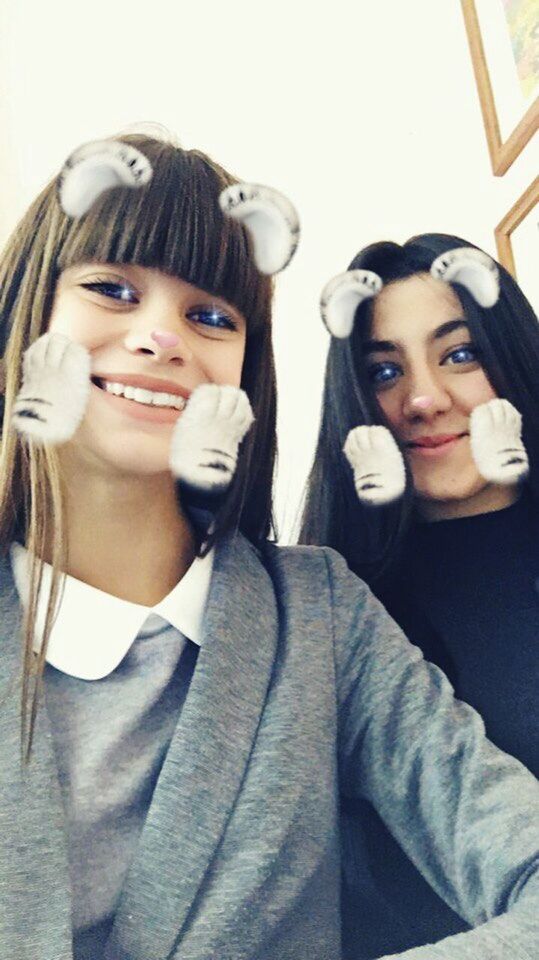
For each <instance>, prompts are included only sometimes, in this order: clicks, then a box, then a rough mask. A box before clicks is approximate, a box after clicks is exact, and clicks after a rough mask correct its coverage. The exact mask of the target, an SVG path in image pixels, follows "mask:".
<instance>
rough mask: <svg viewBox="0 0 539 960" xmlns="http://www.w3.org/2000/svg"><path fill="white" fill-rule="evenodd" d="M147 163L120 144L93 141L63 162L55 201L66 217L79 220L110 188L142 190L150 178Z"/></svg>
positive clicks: (145, 159) (113, 141) (127, 145)
mask: <svg viewBox="0 0 539 960" xmlns="http://www.w3.org/2000/svg"><path fill="white" fill-rule="evenodd" d="M152 172H153V171H152V167H151V164H150V161H149V160H148V158H147V157H145V156H144V154H143V153H141V152H140V150H137V149H136V148H135V147H132V146H130V145H129V144H127V143H122V141H121V140H94V141H93V142H92V143H85V144H84V145H83V146H82V147H79V148H78V150H75V152H74V153H72V154H71V156H70V157H68V159H67V160H66V162H65V164H64V167H63V169H62V171H61V173H60V179H59V181H58V199H59V201H60V205H61V207H62V209H63V211H64V213H66V214H67V216H68V217H83V216H84V214H85V213H88V210H89V209H90V207H91V206H92V204H93V203H94V202H95V201H96V200H97V198H98V197H100V196H101V194H102V193H104V192H105V191H106V190H110V189H112V187H131V188H133V187H143V186H145V184H147V183H149V181H150V180H151V178H152Z"/></svg>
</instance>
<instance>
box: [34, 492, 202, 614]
mask: <svg viewBox="0 0 539 960" xmlns="http://www.w3.org/2000/svg"><path fill="white" fill-rule="evenodd" d="M64 479H66V480H69V483H67V482H66V488H67V505H66V506H67V509H66V523H67V537H68V540H67V542H68V545H69V557H68V564H67V570H66V573H69V574H70V575H71V576H73V577H75V578H76V579H77V580H82V581H84V583H88V584H90V585H91V586H93V587H97V588H98V589H99V590H103V591H105V592H106V593H110V594H112V596H115V597H120V598H121V599H123V600H130V601H131V602H133V603H140V604H143V605H144V606H153V605H154V604H156V603H158V602H159V601H160V600H162V599H163V597H164V596H166V595H167V593H169V592H170V590H172V588H173V587H174V586H175V585H176V584H177V583H178V581H179V580H180V579H181V578H182V577H183V575H184V573H185V572H186V571H187V569H188V568H189V566H190V565H191V563H192V561H193V559H194V556H195V541H194V536H193V532H192V529H191V527H190V525H189V523H188V521H187V519H186V517H185V516H184V515H183V513H182V512H181V510H180V508H179V505H178V502H177V499H176V494H175V486H174V481H173V478H172V476H171V475H169V474H157V475H154V476H147V477H144V476H143V477H133V476H132V475H130V476H118V477H113V478H111V477H110V476H108V477H98V478H96V477H95V476H91V477H87V476H84V475H81V474H78V475H77V477H76V478H74V477H69V478H64ZM45 559H49V557H46V558H45Z"/></svg>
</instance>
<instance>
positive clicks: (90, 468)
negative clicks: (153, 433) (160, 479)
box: [72, 434, 170, 478]
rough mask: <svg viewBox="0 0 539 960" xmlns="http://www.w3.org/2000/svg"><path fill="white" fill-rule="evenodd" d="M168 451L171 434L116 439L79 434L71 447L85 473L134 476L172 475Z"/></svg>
mask: <svg viewBox="0 0 539 960" xmlns="http://www.w3.org/2000/svg"><path fill="white" fill-rule="evenodd" d="M169 450H170V436H167V437H159V438H157V437H146V438H145V437H141V438H134V437H130V438H125V437H124V438H120V437H117V438H115V437H114V436H113V435H109V436H108V437H106V436H90V437H89V436H83V435H80V434H79V436H78V437H77V442H76V444H74V445H73V447H72V452H73V454H74V455H75V457H76V459H77V460H78V461H79V464H80V466H81V467H82V468H83V469H84V470H85V472H86V473H92V472H93V473H97V474H105V475H107V476H110V477H113V476H129V477H132V478H135V477H152V476H157V475H159V474H163V473H168V474H170V465H169Z"/></svg>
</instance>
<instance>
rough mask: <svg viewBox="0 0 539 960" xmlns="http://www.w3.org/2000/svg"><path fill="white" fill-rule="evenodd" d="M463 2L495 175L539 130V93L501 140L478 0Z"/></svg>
mask: <svg viewBox="0 0 539 960" xmlns="http://www.w3.org/2000/svg"><path fill="white" fill-rule="evenodd" d="M460 5H461V8H462V13H463V16H464V25H465V27H466V34H467V37H468V45H469V47H470V54H471V58H472V66H473V71H474V75H475V82H476V85H477V92H478V95H479V104H480V107H481V113H482V116H483V125H484V127H485V133H486V136H487V143H488V149H489V154H490V162H491V165H492V172H493V173H494V175H495V176H496V177H501V176H503V174H504V173H506V172H507V170H508V169H509V167H510V166H511V164H512V163H513V162H514V161H515V160H516V158H517V157H518V156H519V154H520V153H521V152H522V150H523V149H524V147H525V146H526V144H527V143H529V141H530V140H531V138H532V136H533V134H534V133H536V132H537V131H538V130H539V96H538V97H536V98H535V100H534V101H533V103H532V104H530V106H529V107H528V109H527V111H526V113H525V114H524V116H523V117H522V118H521V119H520V121H519V123H518V124H517V126H516V127H515V129H514V130H513V131H512V132H511V134H510V136H509V137H508V138H507V140H505V141H502V138H501V134H500V124H499V121H498V115H497V112H496V103H495V100H494V94H493V92H492V82H491V79H490V74H489V70H488V66H487V60H486V57H485V49H484V47H483V40H482V39H481V27H480V25H479V18H478V16H477V9H476V6H475V0H460Z"/></svg>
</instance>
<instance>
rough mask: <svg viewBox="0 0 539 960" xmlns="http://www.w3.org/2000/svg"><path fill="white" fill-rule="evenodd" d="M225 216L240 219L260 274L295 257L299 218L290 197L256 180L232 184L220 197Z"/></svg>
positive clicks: (279, 267)
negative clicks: (248, 235)
mask: <svg viewBox="0 0 539 960" xmlns="http://www.w3.org/2000/svg"><path fill="white" fill-rule="evenodd" d="M219 205H220V207H221V210H222V211H223V213H224V214H225V216H227V217H232V218H233V219H234V220H239V221H240V222H241V223H243V224H244V226H245V227H246V228H247V230H248V231H249V234H250V236H251V239H252V241H253V252H254V258H255V263H256V265H257V267H258V269H259V270H260V273H264V274H267V275H268V276H271V275H273V274H275V273H280V271H281V270H284V268H285V267H287V266H288V264H289V263H290V261H291V260H292V257H293V256H294V254H295V252H296V249H297V246H298V243H299V238H300V226H299V217H298V214H297V212H296V209H295V207H294V206H293V204H292V203H291V202H290V200H289V199H288V198H287V197H285V196H284V194H282V193H279V191H278V190H274V189H273V188H272V187H264V186H262V185H261V184H257V183H235V184H233V185H232V186H231V187H227V188H226V189H225V190H223V191H222V193H221V194H220V196H219Z"/></svg>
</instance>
